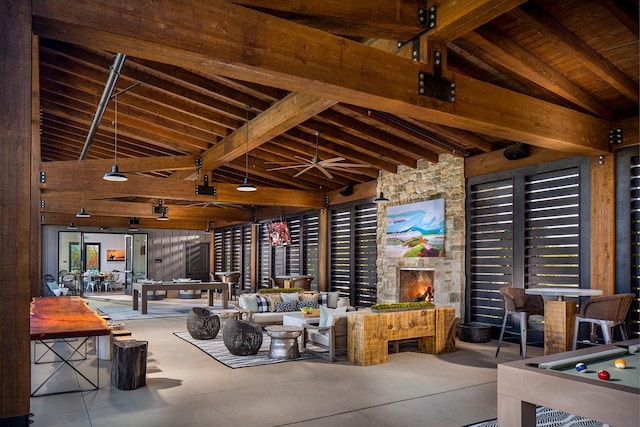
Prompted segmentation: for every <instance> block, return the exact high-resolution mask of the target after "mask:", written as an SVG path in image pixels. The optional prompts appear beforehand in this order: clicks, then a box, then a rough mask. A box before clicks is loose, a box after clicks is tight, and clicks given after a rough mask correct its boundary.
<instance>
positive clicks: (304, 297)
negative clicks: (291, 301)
mask: <svg viewBox="0 0 640 427" xmlns="http://www.w3.org/2000/svg"><path fill="white" fill-rule="evenodd" d="M300 301H316V302H317V301H318V293H317V292H303V293H301V294H300Z"/></svg>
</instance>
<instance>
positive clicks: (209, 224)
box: [204, 221, 214, 234]
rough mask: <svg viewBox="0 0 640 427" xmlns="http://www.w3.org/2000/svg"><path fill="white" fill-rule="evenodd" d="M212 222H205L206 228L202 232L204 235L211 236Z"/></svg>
mask: <svg viewBox="0 0 640 427" xmlns="http://www.w3.org/2000/svg"><path fill="white" fill-rule="evenodd" d="M213 224H214V223H213V221H207V228H206V229H205V230H204V234H211V229H212V228H213Z"/></svg>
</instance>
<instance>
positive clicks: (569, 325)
mask: <svg viewBox="0 0 640 427" xmlns="http://www.w3.org/2000/svg"><path fill="white" fill-rule="evenodd" d="M524 292H525V293H526V294H529V295H541V296H542V297H543V298H544V297H552V298H555V299H550V298H545V301H544V354H545V355H547V354H554V353H562V352H565V351H568V350H571V347H572V345H573V332H574V328H575V326H574V324H575V319H576V314H577V311H578V303H577V301H576V300H574V299H571V300H567V299H566V298H579V297H590V296H594V295H602V293H603V292H602V290H601V289H579V288H569V287H535V288H527V289H525V291H524Z"/></svg>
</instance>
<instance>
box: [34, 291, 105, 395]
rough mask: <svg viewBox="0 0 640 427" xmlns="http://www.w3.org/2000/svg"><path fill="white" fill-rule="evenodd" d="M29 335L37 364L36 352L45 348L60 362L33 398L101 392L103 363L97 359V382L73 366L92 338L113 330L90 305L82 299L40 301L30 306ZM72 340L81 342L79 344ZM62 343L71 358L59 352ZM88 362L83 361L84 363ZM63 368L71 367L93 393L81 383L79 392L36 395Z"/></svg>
mask: <svg viewBox="0 0 640 427" xmlns="http://www.w3.org/2000/svg"><path fill="white" fill-rule="evenodd" d="M29 333H30V336H31V340H32V341H34V364H35V363H38V360H40V359H41V358H42V357H41V358H40V359H38V360H36V353H35V348H36V345H37V344H42V345H44V346H45V347H46V348H47V351H50V352H52V353H53V354H54V355H55V356H56V357H57V359H56V360H54V361H53V363H58V366H56V368H55V369H54V370H53V371H52V372H51V374H50V375H49V376H48V377H47V378H46V379H45V380H44V381H43V382H42V383H41V384H40V385H39V386H37V387H36V388H35V390H33V391H32V392H31V396H32V397H37V396H47V395H51V394H61V393H71V392H77V391H90V390H98V389H99V388H100V359H99V358H98V357H96V381H95V382H94V381H93V380H91V379H89V378H87V376H86V375H85V374H84V373H82V372H81V371H80V370H79V369H78V367H76V365H74V363H73V362H76V361H78V360H77V359H76V360H74V359H73V357H74V356H75V355H78V354H80V352H79V350H80V348H81V347H82V346H83V345H85V344H86V342H87V340H88V339H89V337H95V336H102V335H109V334H110V333H111V328H109V326H108V325H107V321H106V320H104V319H103V318H102V317H100V316H99V315H98V313H97V312H96V311H94V310H93V309H91V308H90V307H89V305H88V304H87V302H86V301H85V300H83V299H82V298H80V297H39V298H34V299H33V301H32V302H31V310H30V318H29ZM69 338H78V339H77V340H76V341H71V340H68V339H69ZM60 342H63V343H65V344H66V345H67V348H69V349H70V351H69V352H68V354H62V352H61V351H60V350H59V349H57V348H56V344H58V343H60ZM85 359H86V355H85V358H83V359H81V360H85ZM64 366H68V367H70V368H71V369H72V370H73V371H74V372H76V373H77V374H78V375H80V376H81V377H82V378H84V379H85V380H86V381H87V382H88V383H89V384H90V386H91V388H90V389H82V388H81V387H80V384H79V383H78V389H73V390H65V391H56V392H51V393H41V394H37V393H38V391H39V390H40V389H41V388H42V387H43V386H44V385H45V384H46V383H47V382H48V381H49V380H50V379H51V378H52V377H53V376H54V375H55V374H56V373H57V372H58V371H59V370H60V369H62V368H63V367H64Z"/></svg>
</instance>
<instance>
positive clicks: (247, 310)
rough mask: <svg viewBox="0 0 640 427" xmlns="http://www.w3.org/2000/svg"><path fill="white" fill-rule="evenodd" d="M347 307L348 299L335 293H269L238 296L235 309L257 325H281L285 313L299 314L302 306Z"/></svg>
mask: <svg viewBox="0 0 640 427" xmlns="http://www.w3.org/2000/svg"><path fill="white" fill-rule="evenodd" d="M321 305H325V306H327V307H329V308H338V307H348V308H349V298H347V297H341V296H340V295H339V292H338V291H335V292H315V291H305V292H281V293H279V292H269V293H248V294H241V295H240V296H238V301H236V302H234V306H235V308H236V309H237V310H238V311H239V312H240V314H241V316H242V318H243V319H244V320H247V321H249V322H253V323H257V324H259V325H281V324H282V316H283V315H284V314H286V313H291V312H299V311H300V310H301V309H302V307H303V306H306V307H313V308H319V307H320V306H321Z"/></svg>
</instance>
